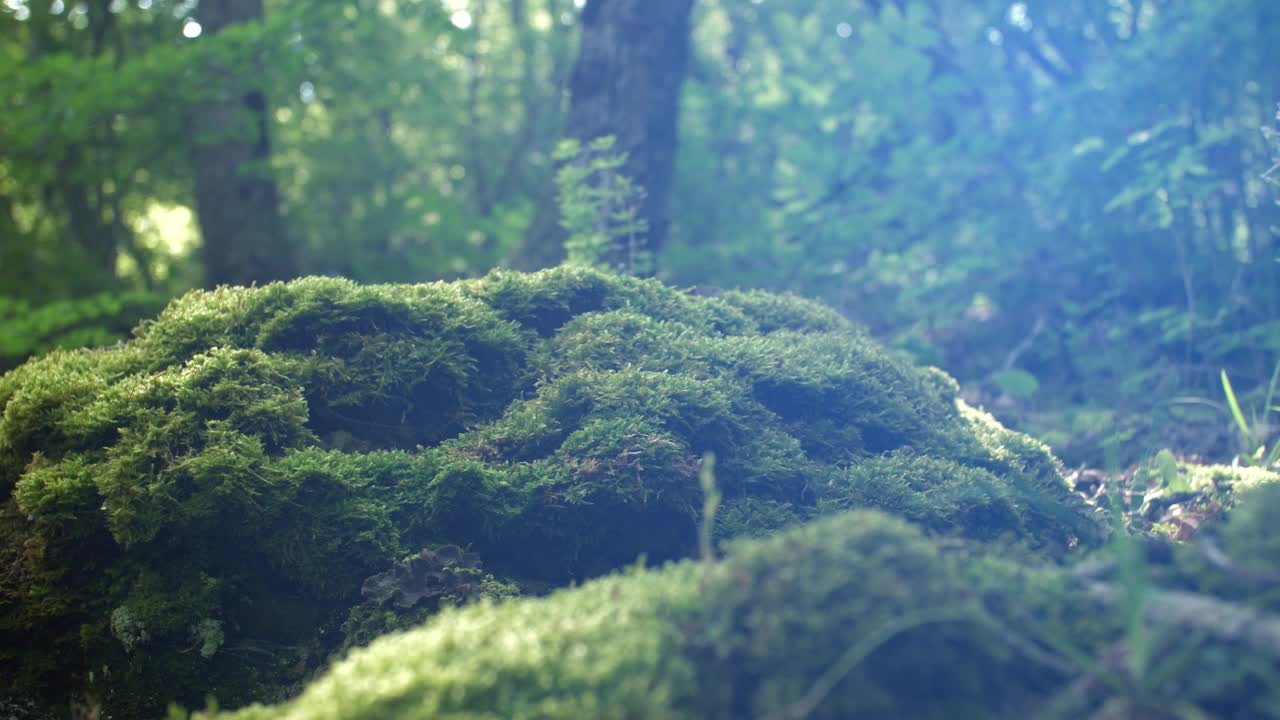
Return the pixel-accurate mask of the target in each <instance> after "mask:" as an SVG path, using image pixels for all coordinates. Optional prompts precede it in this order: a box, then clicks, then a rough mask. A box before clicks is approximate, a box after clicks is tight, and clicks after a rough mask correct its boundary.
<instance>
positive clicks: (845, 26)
mask: <svg viewBox="0 0 1280 720" xmlns="http://www.w3.org/2000/svg"><path fill="white" fill-rule="evenodd" d="M836 34H837V35H839V36H840V37H842V38H847V37H849V36H850V35H852V34H853V26H852V25H850V24H849V23H846V22H842V23H840V24H839V25H837V26H836Z"/></svg>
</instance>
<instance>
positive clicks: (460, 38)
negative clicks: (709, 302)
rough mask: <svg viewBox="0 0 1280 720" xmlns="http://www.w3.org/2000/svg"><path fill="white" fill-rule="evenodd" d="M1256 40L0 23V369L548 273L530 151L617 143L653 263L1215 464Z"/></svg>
mask: <svg viewBox="0 0 1280 720" xmlns="http://www.w3.org/2000/svg"><path fill="white" fill-rule="evenodd" d="M1277 37H1280V4H1277V3H1275V2H1273V1H1272V0H1179V1H1177V2H1174V1H1173V0H1040V1H1036V2H1014V3H1010V2H994V1H992V0H957V1H956V2H941V0H897V1H893V0H879V1H877V0H862V1H853V2H850V1H847V0H841V1H839V2H837V1H836V0H803V1H802V0H696V2H693V1H691V0H662V1H661V2H657V1H656V0H648V1H646V2H636V1H635V0H585V2H584V0H349V1H346V2H337V1H333V0H290V1H288V2H286V1H285V0H203V2H196V1H195V0H182V1H176V0H83V1H80V0H3V4H2V5H0V78H3V80H0V369H3V368H4V367H10V366H12V365H13V364H15V363H17V362H20V361H21V359H22V358H23V357H25V356H26V355H28V354H29V353H32V352H38V351H41V350H44V349H47V348H48V347H51V346H53V345H58V344H66V345H80V344H87V345H94V344H102V343H105V342H110V341H112V340H114V339H116V338H118V337H122V336H124V335H126V334H127V328H128V327H129V326H131V325H132V324H133V323H134V322H136V321H137V320H138V319H140V318H142V317H146V316H147V315H149V314H151V313H153V312H154V311H155V309H156V308H157V307H158V306H159V305H160V304H162V303H163V302H164V301H165V299H166V298H168V297H171V296H173V295H174V294H177V293H180V292H182V291H184V290H186V289H188V288H191V287H196V286H202V285H211V284H216V283H223V282H230V283H248V282H255V281H257V282H262V281H266V280H269V279H272V278H279V277H288V276H292V275H296V274H310V273H323V274H335V275H343V276H347V277H352V278H355V279H358V280H363V281H396V282H401V281H425V280H432V279H437V278H446V277H456V276H463V275H474V274H479V273H483V272H485V271H487V270H489V269H490V268H492V267H495V266H498V265H504V264H505V265H509V266H515V267H521V268H533V267H538V266H542V265H546V264H549V263H552V262H556V261H558V260H559V259H560V258H561V257H563V243H564V241H565V236H566V233H565V232H564V231H563V229H562V228H561V227H560V226H559V225H558V222H557V221H558V220H559V219H560V217H559V215H560V212H559V211H560V210H561V209H562V208H561V207H560V203H558V202H557V195H556V192H555V182H554V179H555V176H556V162H557V161H556V160H555V159H554V152H555V149H556V147H557V144H558V142H559V141H560V139H561V138H562V137H569V138H572V139H575V140H579V141H582V142H584V143H589V142H590V141H592V140H595V139H597V137H599V136H605V135H611V136H614V137H615V138H616V146H615V147H616V149H617V151H618V152H619V153H620V154H621V155H620V158H621V159H622V165H621V166H620V170H619V172H621V173H623V174H625V175H626V176H627V177H629V178H630V179H631V180H633V181H635V183H636V184H637V185H638V186H640V187H642V188H643V189H644V190H645V191H646V193H645V195H644V196H643V197H644V200H643V201H642V203H643V204H642V206H641V207H640V208H639V216H640V218H641V219H643V220H644V221H645V223H646V225H647V228H648V233H647V234H646V238H645V242H646V243H647V245H646V248H647V249H650V250H652V251H653V258H652V265H651V266H650V269H652V270H653V271H654V272H656V274H657V275H658V276H659V277H660V278H663V279H665V280H667V281H670V282H674V283H677V284H681V285H690V286H691V285H699V286H715V287H759V288H766V289H774V290H789V291H792V292H796V293H799V294H802V295H807V296H811V297H816V298H820V299H822V300H824V301H826V302H828V303H831V304H832V305H834V306H835V307H837V308H838V309H840V310H841V311H842V312H844V313H846V314H847V315H849V316H850V317H853V318H855V319H857V320H858V321H860V322H863V323H865V324H866V325H867V326H868V327H869V328H870V329H871V331H872V332H873V333H874V334H875V335H877V336H878V337H880V338H881V339H883V340H884V341H885V342H887V343H889V344H890V345H891V346H892V347H894V348H896V349H897V350H898V351H900V352H902V353H904V354H907V355H909V356H911V357H913V358H914V359H916V360H918V361H921V362H928V363H933V364H937V365H939V366H941V367H943V368H944V369H946V370H948V371H949V372H951V373H952V374H954V375H956V376H957V377H958V378H959V379H960V380H961V381H962V383H963V385H964V387H965V392H966V394H968V395H969V396H970V397H971V398H972V399H974V400H976V401H978V402H981V403H983V404H985V405H987V406H988V407H990V408H991V409H993V410H994V411H995V412H996V413H997V414H999V415H1001V416H1002V417H1003V418H1004V419H1005V420H1006V421H1008V422H1011V423H1012V424H1014V425H1016V426H1018V427H1020V428H1021V429H1026V430H1029V431H1031V432H1034V433H1038V434H1040V435H1041V436H1043V437H1046V438H1047V439H1048V440H1050V442H1051V443H1052V444H1053V445H1054V447H1055V449H1056V450H1058V451H1059V452H1060V453H1062V454H1063V455H1064V456H1065V457H1066V458H1067V459H1068V460H1069V461H1072V462H1075V461H1082V462H1083V461H1088V462H1095V463H1096V462H1103V461H1111V462H1123V461H1127V460H1130V459H1134V456H1135V455H1139V454H1141V453H1144V452H1150V451H1153V450H1155V449H1158V448H1159V447H1161V446H1164V445H1169V446H1172V447H1175V448H1177V449H1180V450H1182V451H1187V452H1192V451H1194V452H1202V453H1207V454H1213V455H1218V456H1225V455H1229V454H1230V453H1231V452H1233V451H1234V450H1235V449H1236V448H1235V445H1234V444H1233V443H1234V439H1233V437H1234V436H1233V435H1232V433H1233V427H1232V424H1231V419H1230V416H1229V414H1228V413H1227V410H1226V407H1225V404H1224V403H1223V398H1222V393H1221V389H1220V387H1219V385H1218V382H1219V381H1218V378H1219V374H1220V371H1221V370H1222V369H1226V370H1227V371H1228V373H1229V374H1230V376H1231V379H1232V382H1233V384H1234V386H1235V388H1236V391H1237V392H1238V393H1239V394H1240V397H1241V402H1242V403H1244V404H1248V403H1249V402H1251V398H1252V399H1253V400H1256V396H1251V395H1250V389H1251V388H1261V389H1263V390H1265V385H1266V384H1267V381H1268V379H1269V378H1270V377H1271V375H1272V370H1273V369H1274V367H1275V364H1276V362H1277V359H1278V358H1280V229H1278V228H1280V207H1278V206H1277V205H1276V202H1275V200H1276V195H1277V194H1278V193H1277V190H1276V188H1274V187H1272V186H1269V185H1267V183H1266V181H1265V180H1264V179H1263V177H1262V175H1263V174H1264V173H1265V172H1267V170H1268V169H1269V168H1270V167H1272V164H1273V154H1274V153H1275V152H1276V151H1275V149H1274V148H1273V147H1271V146H1270V145H1269V143H1268V141H1267V137H1266V136H1265V135H1264V134H1263V132H1262V131H1261V129H1262V128H1263V127H1264V126H1270V127H1276V119H1275V114H1276V101H1277V100H1280V74H1277V72H1276V68H1280V43H1277V42H1275V38H1277ZM685 48H687V50H686V49H685ZM686 55H687V57H686ZM1265 430H1267V429H1265V428H1264V431H1265Z"/></svg>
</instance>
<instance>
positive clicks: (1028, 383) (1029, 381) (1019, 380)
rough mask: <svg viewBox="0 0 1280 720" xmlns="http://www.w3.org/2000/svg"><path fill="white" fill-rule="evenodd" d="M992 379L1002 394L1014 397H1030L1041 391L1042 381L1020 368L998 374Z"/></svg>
mask: <svg viewBox="0 0 1280 720" xmlns="http://www.w3.org/2000/svg"><path fill="white" fill-rule="evenodd" d="M991 379H992V380H994V381H995V383H996V385H997V386H999V388H1000V390H1001V391H1002V392H1004V393H1006V394H1009V395H1012V396H1014V397H1028V396H1030V395H1034V394H1035V392H1036V391H1037V390H1039V389H1040V381H1039V380H1037V379H1036V376H1035V375H1032V374H1031V373H1029V372H1027V371H1026V370H1019V369H1018V368H1013V369H1010V370H1003V371H1001V372H998V373H996V374H995V375H993V376H992V378H991Z"/></svg>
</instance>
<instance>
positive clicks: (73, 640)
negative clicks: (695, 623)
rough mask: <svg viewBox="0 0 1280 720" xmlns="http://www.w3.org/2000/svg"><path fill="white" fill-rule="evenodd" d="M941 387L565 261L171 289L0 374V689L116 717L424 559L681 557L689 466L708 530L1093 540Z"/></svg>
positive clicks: (1052, 481)
mask: <svg viewBox="0 0 1280 720" xmlns="http://www.w3.org/2000/svg"><path fill="white" fill-rule="evenodd" d="M955 396H956V386H955V383H954V382H953V381H952V380H951V379H950V378H948V377H947V376H945V375H944V374H943V373H941V372H939V371H937V370H933V369H917V368H913V367H910V366H907V365H905V364H903V363H901V362H899V361H897V360H895V359H894V358H892V357H890V356H889V355H887V354H886V353H885V352H883V351H882V350H881V349H880V348H879V347H878V346H877V345H876V344H875V343H874V342H873V341H871V340H870V339H868V338H867V337H866V336H865V335H864V334H862V333H861V332H860V331H859V330H857V329H856V328H854V327H852V326H850V325H849V324H848V323H847V322H845V321H844V320H843V319H841V318H840V317H839V316H838V315H836V314H835V313H833V312H832V311H830V310H827V309H825V308H822V307H821V306H818V305H815V304H812V303H809V302H806V301H802V300H799V299H796V298H792V297H781V296H772V295H766V294H761V293H736V292H730V293H725V294H723V295H722V296H720V297H717V298H702V297H694V296H692V295H689V294H686V293H683V292H680V291H678V290H675V289H671V288H668V287H665V286H663V285H662V284H660V283H657V282H654V281H643V280H637V279H633V278H625V277H618V276H614V275H610V274H606V273H600V272H595V271H590V270H584V269H571V268H558V269H554V270H550V271H545V272H541V273H537V274H533V275H522V274H516V273H504V272H499V273H494V274H491V275H489V276H487V277H485V278H482V279H479V280H473V281H464V282H456V283H436V284H430V285H385V286H360V285H356V284H354V283H351V282H347V281H343V280H335V279H326V278H308V279H303V280H298V281H294V282H290V283H284V284H272V285H268V286H265V287H261V288H252V289H246V288H222V289H219V290H216V291H213V292H196V293H192V294H190V295H187V296H186V297H184V298H182V299H180V300H177V301H175V302H174V303H173V304H171V305H170V306H169V307H168V308H167V309H166V310H165V311H164V312H163V313H162V314H161V315H160V316H159V317H158V318H157V319H156V320H154V321H152V322H149V323H145V324H144V325H143V326H142V327H141V328H140V329H139V330H138V332H137V336H136V338H135V339H134V340H133V341H131V342H130V343H128V344H125V345H122V346H118V347H112V348H105V349H97V350H84V351H76V352H55V353H53V354H51V355H48V356H45V357H43V358H39V359H36V360H33V361H31V362H29V363H27V364H26V365H24V366H22V367H20V368H17V369H16V370H14V371H12V372H10V373H9V374H7V375H5V376H3V377H2V378H0V407H3V410H4V414H3V417H2V418H0V493H3V495H2V497H3V498H4V505H3V511H2V512H0V560H3V566H4V569H3V572H2V573H0V647H3V649H2V650H0V676H3V677H5V678H8V679H9V680H8V682H9V683H10V691H11V692H14V693H19V694H30V693H33V692H46V693H47V694H48V695H50V696H56V695H58V694H59V693H61V694H62V695H64V696H65V695H66V694H68V693H69V692H72V691H76V692H78V691H80V690H81V689H82V688H85V687H89V688H90V689H91V690H93V691H94V692H96V693H97V694H99V695H101V696H102V697H103V699H104V701H105V702H106V703H107V706H108V707H111V708H114V709H116V710H117V711H118V712H120V713H122V714H131V715H139V714H143V713H144V712H150V711H151V710H152V709H153V708H154V707H157V703H160V704H162V703H163V702H164V701H166V700H168V699H178V700H181V701H185V702H192V701H193V699H194V700H196V701H198V700H199V698H202V697H203V696H204V695H205V694H206V693H209V692H212V693H214V694H216V695H218V697H219V698H220V699H221V700H222V701H223V703H224V704H237V703H241V702H244V701H247V700H248V699H251V698H259V699H260V698H262V697H264V694H265V693H270V692H287V691H288V689H289V688H290V687H291V685H292V684H293V683H295V682H297V681H299V680H300V679H302V678H303V677H305V675H306V673H307V672H308V671H309V670H310V669H311V668H314V667H316V666H317V665H319V664H320V663H321V662H323V659H324V658H325V657H327V655H328V654H330V653H331V651H332V649H333V648H334V647H336V646H337V645H338V644H339V643H340V642H341V641H340V639H339V638H338V636H340V635H341V633H340V632H338V629H339V628H340V627H341V626H342V624H343V622H344V621H346V620H349V619H351V618H350V617H349V616H351V615H352V608H353V607H354V606H357V605H359V604H360V603H361V597H360V588H361V585H362V582H363V581H364V580H365V579H366V578H368V577H370V576H371V575H374V574H377V573H380V572H385V571H387V570H388V568H389V567H390V566H391V565H392V564H393V563H395V562H396V561H399V560H402V559H404V558H405V557H406V556H408V555H410V554H413V553H416V552H418V551H419V550H422V549H424V548H436V547H440V546H442V545H458V546H462V547H465V548H467V550H468V551H469V552H474V553H478V554H479V557H480V559H481V562H482V563H483V567H484V569H485V570H486V571H488V572H492V573H495V574H496V575H497V576H498V580H500V579H503V578H507V579H516V580H518V581H520V582H521V583H524V584H526V585H529V586H533V587H539V586H546V585H552V586H554V585H559V584H564V583H566V582H568V581H570V580H574V579H582V578H587V577H591V576H595V575H599V574H601V573H605V572H608V571H610V570H613V569H616V568H618V567H621V566H623V565H626V564H629V563H631V562H633V561H634V560H635V558H636V557H637V556H638V555H640V554H646V555H647V556H648V557H649V558H650V560H651V561H655V562H657V561H662V560H667V559H675V558H680V557H686V556H689V555H691V554H692V553H693V552H694V551H695V549H696V532H695V528H696V527H697V523H698V522H699V520H700V513H701V508H702V496H701V490H700V486H699V483H698V477H697V476H698V468H699V462H700V458H701V457H702V456H703V453H704V452H707V451H710V452H714V453H715V454H716V455H717V456H718V458H719V462H718V473H717V474H718V477H719V479H720V484H721V490H722V491H723V493H724V505H723V508H722V511H721V514H720V516H719V521H718V522H717V530H718V533H719V539H727V538H728V537H731V536H735V535H753V534H756V535H758V534H765V533H768V532H772V531H774V530H776V529H778V528H782V527H785V526H787V525H791V524H794V523H797V522H802V521H805V520H808V519H811V518H813V517H815V516H817V515H819V514H821V513H825V512H830V511H836V510H844V509H848V508H859V507H877V508H883V509H885V510H887V511H890V512H894V513H897V514H900V515H901V516H903V517H906V518H908V519H911V520H913V521H915V522H918V523H920V524H921V525H923V526H924V527H926V528H928V529H929V530H931V531H934V532H937V533H947V534H954V535H959V536H963V537H968V538H975V539H982V540H995V539H1000V540H1001V541H1009V542H1017V543H1020V544H1022V545H1025V546H1026V547H1028V548H1030V549H1031V550H1033V551H1035V552H1039V553H1042V554H1044V555H1046V556H1060V555H1061V554H1062V553H1064V552H1066V551H1067V550H1068V549H1069V548H1071V547H1073V546H1076V545H1085V546H1089V545H1094V544H1096V543H1097V542H1098V541H1099V540H1100V536H1101V533H1100V532H1099V528H1098V525H1097V523H1096V522H1095V521H1094V519H1093V518H1092V517H1091V516H1090V515H1089V514H1088V513H1087V512H1086V511H1085V510H1084V508H1083V507H1082V505H1081V503H1080V502H1079V501H1078V500H1077V499H1076V498H1075V497H1074V496H1073V495H1072V494H1071V493H1070V491H1069V490H1068V489H1067V487H1066V486H1065V484H1064V482H1063V480H1062V478H1061V476H1060V474H1059V472H1058V467H1057V464H1056V462H1055V461H1054V459H1053V458H1052V456H1051V455H1050V454H1049V453H1048V451H1047V449H1046V448H1045V447H1044V446H1042V445H1040V444H1038V443H1036V442H1034V441H1032V440H1030V439H1028V438H1026V437H1025V436H1022V435H1019V434H1016V433H1011V432H1009V431H1007V430H1004V429H1003V428H1001V427H1000V426H999V425H998V424H996V423H995V421H994V420H992V419H991V418H990V417H989V416H986V415H985V414H983V413H981V412H979V411H975V410H972V409H969V408H965V407H963V406H959V407H958V406H957V402H956V399H955ZM494 582H495V583H497V584H498V585H501V583H498V582H497V580H495V581H494ZM418 610H419V611H420V610H421V608H419V609H418ZM357 614H359V613H357ZM360 617H361V618H364V619H367V618H368V613H364V614H360ZM373 625H375V626H377V627H386V626H387V624H386V623H374V624H373ZM355 626H361V627H369V626H370V625H369V623H366V622H364V621H363V620H361V621H359V622H349V623H348V624H347V627H349V628H350V627H355ZM103 668H106V672H104V671H103ZM107 672H109V678H108V676H107ZM91 673H92V674H91Z"/></svg>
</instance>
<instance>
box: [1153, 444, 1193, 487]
mask: <svg viewBox="0 0 1280 720" xmlns="http://www.w3.org/2000/svg"><path fill="white" fill-rule="evenodd" d="M1152 466H1153V468H1154V470H1155V472H1156V477H1157V478H1159V479H1160V486H1161V487H1163V488H1164V489H1165V490H1168V491H1169V492H1171V493H1180V492H1191V483H1189V482H1187V479H1186V478H1185V477H1183V476H1182V474H1181V473H1179V472H1178V459H1177V458H1175V457H1174V456H1173V453H1172V452H1169V450H1168V449H1164V450H1161V451H1160V452H1158V453H1156V457H1155V460H1153V461H1152Z"/></svg>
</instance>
